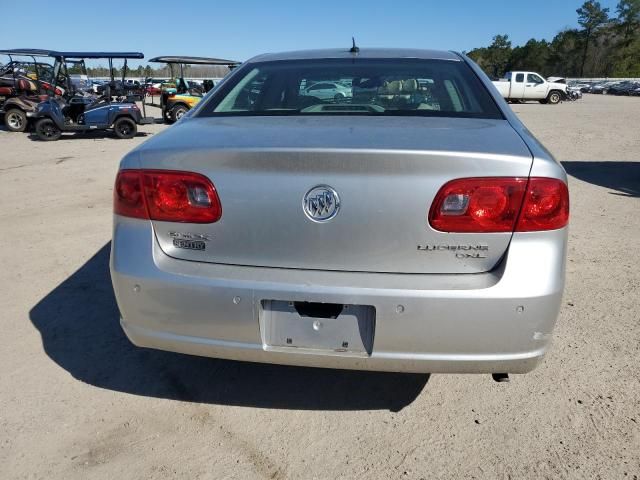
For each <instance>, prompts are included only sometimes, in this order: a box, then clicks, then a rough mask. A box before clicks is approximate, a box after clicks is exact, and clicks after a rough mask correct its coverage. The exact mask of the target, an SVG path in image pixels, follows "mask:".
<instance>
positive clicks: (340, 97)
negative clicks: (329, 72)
mask: <svg viewBox="0 0 640 480" xmlns="http://www.w3.org/2000/svg"><path fill="white" fill-rule="evenodd" d="M343 98H344V95H343V94H342V93H336V94H335V95H334V96H333V99H334V100H335V101H336V102H339V101H340V100H342V99H343Z"/></svg>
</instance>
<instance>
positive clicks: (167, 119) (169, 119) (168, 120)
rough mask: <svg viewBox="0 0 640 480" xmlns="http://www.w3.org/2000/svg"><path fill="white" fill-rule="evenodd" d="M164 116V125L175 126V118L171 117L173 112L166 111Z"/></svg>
mask: <svg viewBox="0 0 640 480" xmlns="http://www.w3.org/2000/svg"><path fill="white" fill-rule="evenodd" d="M162 116H163V117H164V123H167V124H169V125H171V124H173V123H174V122H175V121H174V120H173V117H172V116H171V111H170V110H165V111H164V113H163V114H162Z"/></svg>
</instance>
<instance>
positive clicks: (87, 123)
mask: <svg viewBox="0 0 640 480" xmlns="http://www.w3.org/2000/svg"><path fill="white" fill-rule="evenodd" d="M52 54H53V55H55V56H56V67H55V68H54V70H55V73H56V78H58V75H57V73H58V72H59V71H60V70H64V78H65V79H66V81H67V85H66V87H67V89H68V91H70V92H73V95H70V96H68V98H66V99H59V98H49V99H47V100H46V101H44V102H42V103H40V104H39V105H38V108H37V109H36V111H35V112H34V114H33V118H34V120H35V132H36V135H37V136H38V138H39V139H40V140H45V141H51V140H58V139H59V138H60V136H61V135H62V133H63V132H86V131H89V130H111V129H112V130H113V131H114V133H115V134H116V136H117V137H118V138H133V137H134V136H135V135H136V133H137V131H138V128H137V126H138V125H143V124H149V123H153V122H154V119H153V118H148V117H147V116H146V112H145V108H144V101H143V96H142V94H141V92H140V88H139V86H136V85H134V84H131V83H127V82H126V80H125V77H126V73H127V59H142V58H144V56H143V55H142V53H137V52H52ZM85 59H108V61H109V73H110V81H109V82H108V83H106V84H104V85H102V86H101V87H99V88H98V94H97V96H96V95H93V94H91V93H88V92H79V91H77V90H76V89H75V88H74V86H73V85H72V83H71V80H70V77H69V74H68V71H67V64H72V63H73V64H81V65H82V67H84V60H85ZM114 59H124V66H123V68H122V78H121V79H118V80H116V79H115V75H114V69H113V60H114ZM137 101H143V102H142V112H141V111H140V109H139V108H138V105H137V104H136V102H137Z"/></svg>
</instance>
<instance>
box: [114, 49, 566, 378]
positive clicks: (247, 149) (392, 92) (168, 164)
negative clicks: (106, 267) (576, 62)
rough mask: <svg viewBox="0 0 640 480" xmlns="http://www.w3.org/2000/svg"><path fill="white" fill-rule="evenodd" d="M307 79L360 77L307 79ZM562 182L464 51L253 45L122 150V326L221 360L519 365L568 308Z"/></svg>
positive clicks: (428, 368) (508, 369) (409, 366)
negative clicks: (336, 89)
mask: <svg viewBox="0 0 640 480" xmlns="http://www.w3.org/2000/svg"><path fill="white" fill-rule="evenodd" d="M318 78H322V79H323V80H324V81H330V80H332V79H333V82H334V83H339V82H342V83H344V82H346V83H348V84H349V85H351V96H350V97H349V98H348V99H344V100H343V101H341V102H340V103H336V102H335V101H333V100H324V99H321V98H318V97H314V96H309V95H305V94H304V86H305V85H309V84H312V83H313V82H314V81H316V80H317V79H318ZM568 198H569V197H568V191H567V181H566V175H565V172H564V170H563V169H562V167H561V166H560V165H559V163H558V162H556V161H555V160H554V159H553V158H552V156H551V155H550V153H549V152H548V151H547V150H546V149H545V148H544V147H543V146H542V145H541V144H540V143H539V142H538V141H537V140H536V139H535V138H534V137H533V136H532V135H531V133H530V132H529V131H528V130H526V128H525V127H524V126H523V125H522V124H521V123H520V121H519V120H518V119H517V118H516V117H515V115H514V114H513V113H512V111H511V110H510V108H509V107H508V105H507V104H506V103H505V102H504V101H503V99H502V98H501V97H500V95H499V94H498V92H497V91H496V90H495V88H494V87H493V86H492V84H491V82H490V81H489V79H488V78H487V77H486V76H485V75H484V74H483V73H482V71H481V70H480V69H479V68H478V67H477V66H476V65H475V64H474V63H473V62H472V61H471V60H469V59H468V58H467V57H466V56H464V55H461V54H457V53H451V52H440V51H429V50H388V49H384V50H373V49H372V50H368V49H364V48H363V49H361V50H360V51H359V52H354V51H349V50H347V49H345V50H323V51H304V52H290V53H284V54H269V55H262V56H259V57H256V58H254V59H252V60H249V61H247V62H245V63H244V64H242V66H240V67H239V68H237V69H236V70H234V71H233V72H232V74H230V75H229V76H228V77H226V78H225V79H224V80H223V81H222V83H221V84H220V85H219V86H218V87H217V88H216V89H215V90H214V91H212V92H211V93H210V95H208V96H207V97H206V98H205V99H204V100H203V101H202V102H200V104H199V105H198V106H197V107H196V108H195V109H194V110H193V111H192V113H191V115H189V116H188V117H186V118H185V119H183V120H181V121H180V122H178V123H177V124H176V125H175V126H172V127H171V128H168V129H166V130H165V131H163V132H162V133H161V134H159V135H155V136H154V137H153V138H151V139H150V140H148V141H146V142H145V143H144V144H143V145H141V146H140V147H138V148H136V149H135V150H133V151H132V152H130V153H129V154H127V155H126V156H125V157H124V159H123V160H122V162H121V165H120V170H119V172H118V175H117V179H116V183H115V189H114V229H113V242H112V252H111V277H112V280H113V287H114V290H115V294H116V298H117V301H118V306H119V308H120V312H121V325H122V327H123V329H124V331H125V332H126V334H127V336H128V337H129V339H131V341H132V342H133V343H134V344H136V345H139V346H144V347H151V348H158V349H162V350H170V351H175V352H183V353H188V354H195V355H204V356H211V357H219V358H227V359H234V360H248V361H256V362H270V363H279V364H289V365H306V366H316V367H330V368H347V369H363V370H386V371H404V372H452V373H493V374H499V375H501V374H508V373H525V372H528V371H530V370H532V369H533V368H534V367H535V366H536V365H537V363H538V362H539V361H540V360H541V359H542V357H543V355H544V354H545V352H546V351H547V348H548V346H549V344H550V339H551V334H552V331H553V328H554V324H555V321H556V317H557V314H558V310H559V307H560V302H561V296H562V291H563V287H564V277H565V256H566V241H567V223H568V217H569V200H568ZM503 377H504V376H503Z"/></svg>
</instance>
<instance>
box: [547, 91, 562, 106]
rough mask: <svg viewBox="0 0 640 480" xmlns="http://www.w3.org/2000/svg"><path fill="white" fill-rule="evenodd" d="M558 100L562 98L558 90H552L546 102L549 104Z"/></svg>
mask: <svg viewBox="0 0 640 480" xmlns="http://www.w3.org/2000/svg"><path fill="white" fill-rule="evenodd" d="M560 100H562V95H560V92H558V91H557V90H552V91H551V92H549V96H548V97H547V102H549V103H550V104H551V105H556V104H558V103H560Z"/></svg>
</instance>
